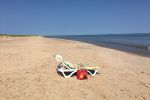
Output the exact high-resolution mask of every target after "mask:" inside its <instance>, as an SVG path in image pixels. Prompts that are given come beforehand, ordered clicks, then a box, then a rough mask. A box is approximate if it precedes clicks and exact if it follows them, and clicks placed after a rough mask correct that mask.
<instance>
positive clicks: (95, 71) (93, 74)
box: [88, 70, 97, 76]
mask: <svg viewBox="0 0 150 100" xmlns="http://www.w3.org/2000/svg"><path fill="white" fill-rule="evenodd" d="M88 73H89V74H90V75H92V76H95V75H96V73H97V70H94V73H92V72H91V71H89V70H88Z"/></svg>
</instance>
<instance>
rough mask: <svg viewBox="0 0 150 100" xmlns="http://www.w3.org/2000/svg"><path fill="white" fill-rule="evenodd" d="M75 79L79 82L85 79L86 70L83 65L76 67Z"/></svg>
mask: <svg viewBox="0 0 150 100" xmlns="http://www.w3.org/2000/svg"><path fill="white" fill-rule="evenodd" d="M77 79H79V80H84V79H87V70H86V69H85V67H84V66H83V65H80V66H78V70H77Z"/></svg>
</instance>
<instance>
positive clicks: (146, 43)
mask: <svg viewBox="0 0 150 100" xmlns="http://www.w3.org/2000/svg"><path fill="white" fill-rule="evenodd" d="M46 37H49V38H60V39H69V40H75V41H81V42H86V43H91V44H94V45H98V46H102V47H107V48H112V49H117V50H121V51H125V52H128V53H134V54H138V55H143V56H148V57H150V33H137V34H136V33H135V34H105V35H62V36H46Z"/></svg>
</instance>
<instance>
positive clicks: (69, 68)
mask: <svg viewBox="0 0 150 100" xmlns="http://www.w3.org/2000/svg"><path fill="white" fill-rule="evenodd" d="M54 57H55V59H56V60H57V61H58V62H59V65H58V66H57V67H56V70H57V71H58V72H61V73H62V74H63V76H64V77H65V78H69V77H71V76H72V75H73V74H74V73H76V72H77V70H78V69H77V66H79V64H74V65H73V64H72V63H70V62H68V61H64V60H63V57H62V56H60V55H54ZM84 66H85V69H86V70H87V71H88V73H89V74H90V75H92V76H95V75H96V73H97V71H98V69H99V67H90V65H84ZM65 72H70V74H69V75H68V76H67V75H66V74H65Z"/></svg>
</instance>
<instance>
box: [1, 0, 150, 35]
mask: <svg viewBox="0 0 150 100" xmlns="http://www.w3.org/2000/svg"><path fill="white" fill-rule="evenodd" d="M0 33H1V34H2V33H3V34H38V35H80V34H81V35H86V34H122V33H150V0H0Z"/></svg>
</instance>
